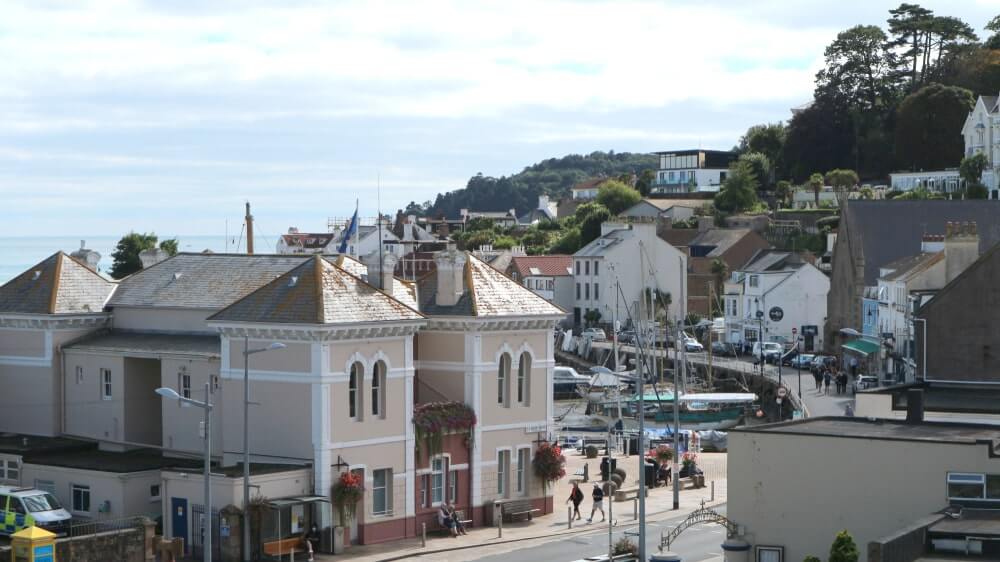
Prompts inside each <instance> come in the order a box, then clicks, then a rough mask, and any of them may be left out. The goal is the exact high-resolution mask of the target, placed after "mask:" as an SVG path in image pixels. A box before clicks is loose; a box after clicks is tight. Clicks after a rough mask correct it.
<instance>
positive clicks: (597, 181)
mask: <svg viewBox="0 0 1000 562" xmlns="http://www.w3.org/2000/svg"><path fill="white" fill-rule="evenodd" d="M606 181H608V178H590V179H589V180H583V181H582V182H580V183H578V184H576V185H574V186H573V187H571V188H570V189H571V190H572V191H578V190H583V189H594V188H595V187H597V186H599V185H601V184H602V183H604V182H606Z"/></svg>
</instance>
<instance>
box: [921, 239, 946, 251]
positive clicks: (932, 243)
mask: <svg viewBox="0 0 1000 562" xmlns="http://www.w3.org/2000/svg"><path fill="white" fill-rule="evenodd" d="M943 250H944V236H943V235H941V234H924V237H923V238H921V239H920V251H921V252H926V253H929V254H933V253H936V252H940V251H943Z"/></svg>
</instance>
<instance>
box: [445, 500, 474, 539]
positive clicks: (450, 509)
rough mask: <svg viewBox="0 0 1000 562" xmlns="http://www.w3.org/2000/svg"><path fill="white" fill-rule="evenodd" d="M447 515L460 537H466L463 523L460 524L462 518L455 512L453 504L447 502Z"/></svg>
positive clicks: (466, 533)
mask: <svg viewBox="0 0 1000 562" xmlns="http://www.w3.org/2000/svg"><path fill="white" fill-rule="evenodd" d="M447 505H448V515H449V516H450V517H451V521H452V523H453V524H454V525H455V530H456V531H458V534H460V535H468V534H469V533H468V532H466V530H465V523H462V518H461V517H459V516H458V511H456V510H455V504H453V503H451V502H448V504H447Z"/></svg>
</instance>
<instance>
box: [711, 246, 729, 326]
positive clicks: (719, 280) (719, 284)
mask: <svg viewBox="0 0 1000 562" xmlns="http://www.w3.org/2000/svg"><path fill="white" fill-rule="evenodd" d="M727 275H729V266H728V265H726V262H724V261H722V260H721V259H719V258H715V259H714V260H712V277H713V280H712V283H713V284H714V289H713V292H714V294H715V296H716V298H714V299H712V300H711V302H710V303H709V308H710V310H711V311H712V316H715V315H717V314H721V313H722V309H721V308H720V307H719V303H720V302H722V301H721V300H720V299H719V297H718V295H721V294H722V293H723V292H724V291H725V288H726V276H727Z"/></svg>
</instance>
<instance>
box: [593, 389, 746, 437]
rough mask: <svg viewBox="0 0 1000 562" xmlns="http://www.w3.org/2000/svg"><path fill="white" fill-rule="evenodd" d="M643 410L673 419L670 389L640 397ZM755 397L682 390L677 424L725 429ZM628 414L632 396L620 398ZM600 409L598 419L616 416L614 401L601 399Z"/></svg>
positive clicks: (635, 401)
mask: <svg viewBox="0 0 1000 562" xmlns="http://www.w3.org/2000/svg"><path fill="white" fill-rule="evenodd" d="M642 400H643V404H642V406H643V411H644V412H645V416H646V418H652V419H653V420H655V421H656V422H659V423H666V424H669V423H672V422H673V421H674V409H673V404H674V396H673V394H672V393H671V392H661V393H659V395H657V394H655V393H650V392H647V393H646V395H645V396H643V397H642ZM756 400H757V395H756V394H753V393H751V392H691V393H687V394H682V395H681V396H680V397H679V398H678V399H677V403H678V406H679V408H680V409H679V412H678V417H679V418H680V424H681V427H683V428H685V429H693V430H697V431H705V430H713V429H729V428H731V427H735V426H737V425H739V423H740V421H741V420H742V419H743V417H744V416H745V415H746V413H747V410H748V409H749V408H750V407H751V406H752V405H753V403H754V402H755V401H756ZM623 405H625V407H626V408H627V410H628V412H629V414H628V415H630V416H635V412H636V410H637V409H638V407H639V399H638V397H635V396H632V397H629V398H628V399H627V400H624V401H623ZM600 408H601V410H602V412H603V414H604V415H603V416H601V418H603V420H602V422H603V423H605V424H606V423H607V421H606V420H612V419H614V417H616V416H617V403H616V402H614V401H610V400H603V401H601V404H600Z"/></svg>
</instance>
